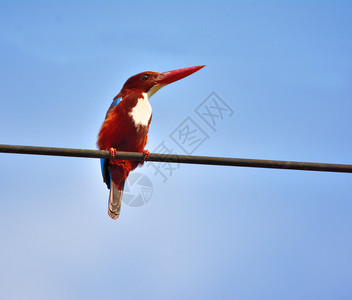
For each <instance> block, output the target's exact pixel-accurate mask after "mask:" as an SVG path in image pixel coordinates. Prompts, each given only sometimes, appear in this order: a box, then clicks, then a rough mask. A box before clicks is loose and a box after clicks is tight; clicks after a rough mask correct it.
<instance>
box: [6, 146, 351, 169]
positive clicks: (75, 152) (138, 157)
mask: <svg viewBox="0 0 352 300" xmlns="http://www.w3.org/2000/svg"><path fill="white" fill-rule="evenodd" d="M0 152H2V153H19V154H35V155H53V156H71V157H90V158H110V152H109V151H107V150H87V149H70V148H51V147H33V146H18V145H1V144H0ZM115 158H117V159H128V160H135V161H142V160H143V159H144V154H143V153H138V152H124V151H117V152H116V154H115ZM148 161H156V162H168V163H185V164H201V165H218V166H235V167H253V168H270V169H288V170H304V171H323V172H343V173H352V165H343V164H330V163H312V162H299V161H284V160H264V159H247V158H227V157H210V156H194V155H177V154H158V153H151V154H150V156H149V157H148Z"/></svg>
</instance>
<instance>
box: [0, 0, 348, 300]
mask: <svg viewBox="0 0 352 300" xmlns="http://www.w3.org/2000/svg"><path fill="white" fill-rule="evenodd" d="M351 9H352V3H351V2H349V1H339V2H337V1H304V2H303V1H296V2H295V1H267V2H264V1H249V2H239V1H217V2H210V1H202V2H201V1H185V2H183V1H178V2H175V1H172V2H171V1H170V2H167V1H166V2H165V1H164V2H158V1H153V2H150V1H149V2H142V1H141V2H138V1H129V2H124V3H122V2H121V3H120V2H118V1H70V2H69V1H60V2H57V1H0V53H1V55H0V61H1V71H0V80H1V87H0V100H1V110H0V128H1V129H0V131H1V135H0V136H1V142H0V143H2V144H18V145H33V146H55V147H72V148H88V149H95V147H96V146H95V143H96V137H97V133H98V130H99V128H100V126H101V123H102V121H103V119H104V116H105V112H106V110H107V109H108V107H109V105H110V103H111V100H112V98H113V97H114V96H115V95H116V94H117V93H118V92H119V90H120V88H121V86H122V85H123V83H124V82H125V81H126V79H127V78H128V77H130V76H132V75H134V74H136V73H139V72H142V71H147V70H151V71H159V72H162V71H168V70H172V69H177V68H182V67H188V66H193V65H201V64H206V65H207V66H206V67H205V68H204V69H202V70H201V71H199V72H197V73H196V74H194V75H192V76H190V77H188V78H186V79H183V80H182V81H179V82H176V83H173V84H172V85H170V86H167V87H165V88H163V89H162V90H161V91H159V92H158V93H157V94H156V95H154V96H153V97H152V98H151V104H152V107H153V120H152V124H151V128H150V131H149V142H148V145H147V146H148V149H150V150H154V149H158V147H159V146H160V144H161V143H164V145H167V146H168V148H169V149H170V150H173V151H174V152H176V153H179V154H186V153H185V151H184V149H182V148H181V147H179V145H178V144H177V143H175V141H174V140H172V139H171V137H170V134H172V132H174V131H175V130H176V129H177V128H178V127H179V126H180V124H182V122H184V120H186V119H192V120H193V121H194V122H195V123H196V124H197V125H198V126H199V127H200V128H201V129H202V130H203V131H204V132H205V135H206V136H207V137H208V138H207V139H206V140H205V141H204V142H203V143H202V144H201V145H200V146H199V147H197V149H192V154H195V155H207V156H227V157H243V158H263V159H281V160H298V161H314V162H334V163H351V153H352V132H351V126H352V114H351V111H352V89H351V86H352V71H351V67H352V36H351V30H352V19H351ZM213 92H215V93H216V94H217V95H218V96H219V97H220V98H221V99H222V101H223V102H224V103H226V105H227V106H228V107H229V108H230V109H231V110H232V111H233V113H232V114H231V116H230V114H229V115H226V116H224V118H223V119H222V120H220V119H219V120H218V121H217V123H216V128H215V131H214V130H213V129H211V128H210V127H209V126H208V125H207V124H206V123H205V122H204V121H202V119H201V118H200V117H199V116H198V115H197V113H196V112H195V109H196V108H197V107H198V106H199V105H202V103H203V101H204V100H205V99H206V98H207V97H208V96H209V95H211V93H213ZM186 150H187V149H186ZM188 150H189V151H191V150H190V149H188ZM0 165H1V185H0V186H1V189H0V199H1V201H0V206H1V209H0V236H1V241H2V242H1V245H2V246H1V248H0V257H1V258H0V263H1V271H0V297H1V298H2V299H111V298H112V299H115V298H117V299H197V298H198V299H214V298H218V299H332V298H334V299H351V297H352V287H351V284H350V278H351V276H352V271H351V270H352V239H351V236H352V234H351V230H352V229H351V228H352V218H351V214H352V201H351V198H352V185H351V179H352V178H351V176H350V175H349V174H334V173H322V172H321V173H319V172H303V171H287V170H264V169H250V168H236V167H217V166H197V165H181V166H179V168H177V169H176V170H175V171H173V172H172V173H167V172H166V174H167V176H166V177H167V178H166V179H165V178H163V177H162V176H160V174H155V171H154V168H153V167H151V166H149V167H148V164H146V165H145V166H143V167H142V168H138V169H136V171H135V173H136V174H141V176H145V178H148V179H149V180H150V182H151V184H152V189H153V194H152V197H151V198H150V200H149V201H148V202H147V203H146V204H145V205H143V206H140V207H131V206H129V205H126V204H123V207H122V212H121V216H120V218H119V219H118V220H117V221H112V220H111V219H110V218H109V217H108V216H107V213H106V211H107V198H108V190H107V189H106V187H105V185H104V184H103V182H102V179H101V174H100V166H99V162H98V160H96V159H83V158H62V157H45V156H29V155H14V154H0ZM156 166H158V167H159V168H165V165H163V166H161V165H156ZM136 191H137V192H138V190H137V189H136V190H135V192H136Z"/></svg>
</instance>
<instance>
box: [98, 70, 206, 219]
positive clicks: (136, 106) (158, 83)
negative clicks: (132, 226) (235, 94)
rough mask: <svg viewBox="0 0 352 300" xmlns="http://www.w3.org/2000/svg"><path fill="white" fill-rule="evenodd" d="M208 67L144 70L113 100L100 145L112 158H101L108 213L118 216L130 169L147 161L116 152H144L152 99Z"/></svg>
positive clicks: (133, 77)
mask: <svg viewBox="0 0 352 300" xmlns="http://www.w3.org/2000/svg"><path fill="white" fill-rule="evenodd" d="M203 67H204V66H195V67H189V68H183V69H178V70H174V71H168V72H164V73H157V72H143V73H139V74H137V75H134V76H132V77H131V78H129V79H128V80H127V81H126V83H125V84H124V86H123V87H122V89H121V91H120V93H118V94H117V96H116V97H115V98H114V99H113V101H112V103H111V105H110V108H109V110H108V112H107V113H106V117H105V121H104V123H103V125H102V126H101V129H100V132H99V135H98V142H97V145H98V147H99V149H100V150H109V151H110V153H111V159H101V167H102V173H103V179H104V182H105V183H106V185H107V187H108V188H109V189H110V196H109V208H108V214H109V216H110V217H111V218H113V219H117V218H118V216H119V214H120V209H121V200H122V193H123V188H124V185H125V181H126V178H127V176H128V174H129V173H130V171H132V170H134V169H135V168H136V167H137V166H138V164H141V163H143V162H138V161H131V160H121V159H114V156H115V151H130V152H143V153H144V154H145V159H146V158H147V156H148V155H149V151H148V150H144V147H145V145H146V143H147V140H148V130H149V126H150V121H151V119H152V108H151V106H150V103H149V98H150V97H151V96H152V95H153V94H155V93H156V92H157V91H158V90H159V89H161V88H162V87H164V86H165V85H167V84H169V83H172V82H175V81H177V80H180V79H182V78H184V77H186V76H188V75H191V74H193V73H194V72H197V71H198V70H200V69H201V68H203Z"/></svg>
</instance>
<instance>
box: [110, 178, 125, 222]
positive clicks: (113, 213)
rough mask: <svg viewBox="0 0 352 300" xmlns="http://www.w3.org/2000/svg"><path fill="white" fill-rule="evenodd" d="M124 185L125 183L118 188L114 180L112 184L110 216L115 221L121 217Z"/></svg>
mask: <svg viewBox="0 0 352 300" xmlns="http://www.w3.org/2000/svg"><path fill="white" fill-rule="evenodd" d="M124 185H125V182H123V183H122V184H120V185H119V187H117V186H116V184H115V183H114V182H113V181H112V180H111V182H110V196H109V206H108V214H109V216H110V217H111V218H113V219H114V220H116V219H117V218H118V217H119V215H120V210H121V201H122V194H123V188H124Z"/></svg>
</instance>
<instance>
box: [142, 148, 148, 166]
mask: <svg viewBox="0 0 352 300" xmlns="http://www.w3.org/2000/svg"><path fill="white" fill-rule="evenodd" d="M149 155H150V152H149V150H143V160H142V161H141V162H140V165H141V166H143V165H144V163H145V162H146V161H147V160H148V158H149Z"/></svg>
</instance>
